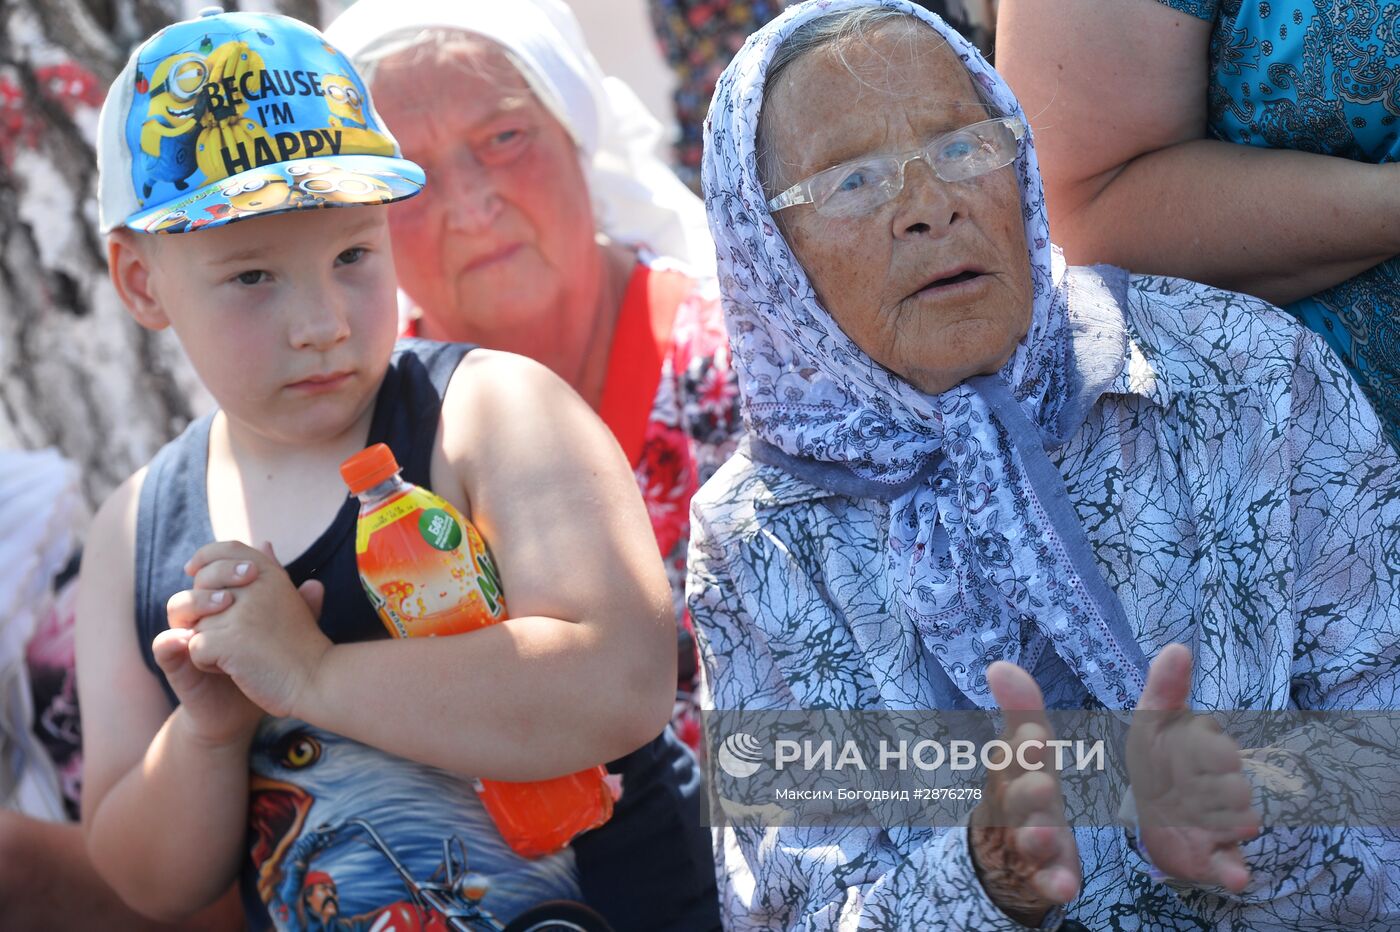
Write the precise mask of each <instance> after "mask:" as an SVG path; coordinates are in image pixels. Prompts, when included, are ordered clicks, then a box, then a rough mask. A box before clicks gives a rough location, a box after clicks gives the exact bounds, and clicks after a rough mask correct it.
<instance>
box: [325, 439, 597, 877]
mask: <svg viewBox="0 0 1400 932" xmlns="http://www.w3.org/2000/svg"><path fill="white" fill-rule="evenodd" d="M340 475H341V477H342V478H344V480H345V484H346V485H348V486H349V487H350V491H351V493H353V494H354V495H356V496H358V497H359V499H360V518H359V522H358V525H357V526H356V529H355V561H356V563H357V564H358V566H359V570H360V582H361V583H362V584H363V585H364V587H365V593H366V594H367V595H368V596H369V599H370V602H371V603H373V605H374V607H375V610H376V611H377V612H378V613H379V617H380V618H381V619H382V620H383V622H384V626H385V627H386V628H388V629H389V633H390V634H392V635H393V636H394V637H401V638H408V637H437V636H439V635H452V634H465V633H467V632H468V631H475V630H476V629H478V628H483V627H485V626H487V625H493V624H496V623H497V622H500V621H504V620H505V619H506V617H507V615H506V604H505V598H504V596H503V595H502V593H501V581H500V576H499V574H498V573H497V571H496V566H495V563H494V562H493V561H492V559H491V554H490V552H489V551H488V550H487V549H486V543H485V542H484V541H483V540H482V539H481V535H480V534H479V533H477V530H476V528H475V527H473V526H472V523H471V522H470V521H467V520H466V519H465V518H463V517H462V515H461V514H460V513H459V512H458V511H457V509H456V508H454V507H452V504H451V503H450V502H447V501H444V500H443V499H441V498H439V497H438V496H436V495H434V494H433V493H432V492H429V491H428V490H427V489H424V488H421V487H419V486H416V485H414V484H413V483H411V482H405V481H404V479H403V478H402V477H401V476H400V475H399V464H398V462H397V461H396V460H395V459H394V454H393V452H392V451H391V450H390V449H389V448H388V447H387V446H386V445H384V444H382V443H377V444H375V445H374V446H372V447H369V448H368V449H366V450H361V451H360V452H359V453H356V454H355V455H354V456H352V457H350V458H349V459H347V460H346V461H345V462H344V463H342V464H341V467H340ZM606 776H607V770H606V769H604V768H603V767H601V766H598V767H590V768H589V769H587V770H581V771H579V772H578V773H574V774H569V775H568V776H563V777H556V778H554V779H552V780H538V781H533V782H522V783H515V782H505V781H499V780H477V781H476V789H477V793H478V795H480V797H481V802H482V805H483V806H484V807H485V808H486V812H487V814H489V815H490V816H491V818H492V820H493V821H494V822H495V823H496V828H497V829H498V830H499V831H500V833H501V836H502V837H503V838H504V839H505V841H506V843H507V844H508V845H510V847H511V849H512V850H514V851H515V852H516V853H517V854H519V855H521V856H522V857H540V856H541V855H545V854H550V853H552V852H555V851H558V850H560V849H561V848H563V847H564V846H565V845H567V844H568V843H569V842H570V841H571V840H572V839H573V838H574V836H576V835H578V834H579V833H580V832H584V831H587V830H588V829H591V828H596V827H597V826H599V825H602V824H603V823H604V822H606V821H607V820H608V818H609V817H610V816H611V815H612V807H613V797H612V793H611V792H610V791H609V789H608V786H607V784H606V783H605V782H604V777H606Z"/></svg>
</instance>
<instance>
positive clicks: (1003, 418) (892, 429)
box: [702, 0, 1142, 707]
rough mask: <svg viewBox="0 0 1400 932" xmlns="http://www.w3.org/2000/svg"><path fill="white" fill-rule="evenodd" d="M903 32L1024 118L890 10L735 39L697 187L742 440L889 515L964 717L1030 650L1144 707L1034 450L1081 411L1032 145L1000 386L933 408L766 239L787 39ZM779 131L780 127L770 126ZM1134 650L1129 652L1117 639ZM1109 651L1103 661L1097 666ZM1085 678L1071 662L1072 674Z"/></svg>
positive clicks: (895, 573) (892, 543)
mask: <svg viewBox="0 0 1400 932" xmlns="http://www.w3.org/2000/svg"><path fill="white" fill-rule="evenodd" d="M874 6H879V7H886V8H889V9H893V10H898V11H900V12H903V13H906V14H908V15H909V16H913V17H917V18H918V19H920V20H922V21H923V22H925V23H927V24H928V25H929V26H931V27H932V28H933V29H935V30H936V31H937V32H938V33H939V34H940V35H942V36H943V37H944V38H945V39H946V40H947V42H948V43H949V45H950V46H951V48H952V49H953V51H954V52H956V53H957V55H958V56H959V58H961V60H962V62H963V64H964V65H965V66H966V67H967V70H968V72H969V74H970V75H971V77H972V80H973V81H974V82H975V83H976V85H977V86H978V88H979V90H980V91H981V93H982V94H983V96H984V98H985V99H986V101H987V102H989V103H990V104H991V106H992V107H994V108H995V109H997V110H998V111H999V112H1000V113H1002V114H1005V115H1016V116H1020V117H1021V118H1022V119H1023V120H1024V119H1025V114H1024V113H1023V111H1022V110H1021V106H1020V104H1019V103H1018V102H1017V100H1016V98H1015V96H1014V95H1013V94H1012V92H1011V89H1010V88H1009V87H1008V86H1007V85H1006V83H1005V82H1004V81H1003V80H1002V78H1001V76H1000V75H998V74H997V73H996V72H995V71H994V70H992V68H991V66H990V65H989V64H987V62H986V61H985V60H984V59H983V58H982V56H981V54H980V53H978V51H977V50H976V49H975V48H974V47H973V46H972V45H971V44H969V43H968V42H967V41H966V40H965V39H963V37H962V36H961V35H959V34H958V33H957V32H956V31H954V30H953V29H952V28H950V27H948V26H947V25H946V24H945V23H944V22H943V21H942V20H941V19H939V18H938V17H936V16H934V15H933V14H931V13H929V12H928V11H926V10H924V9H922V8H920V7H917V6H914V5H912V4H909V3H906V2H904V0H809V2H807V3H803V4H800V5H798V6H795V7H791V8H789V9H788V10H787V11H786V12H785V13H784V14H783V15H782V16H780V17H779V18H777V19H776V20H774V21H773V22H771V23H769V24H768V25H767V26H766V27H764V28H763V29H761V30H760V31H758V32H756V33H754V34H753V35H752V36H750V37H749V40H748V42H747V43H746V44H745V46H744V48H743V49H742V50H741V51H740V52H739V54H738V56H736V57H735V59H734V60H733V61H732V62H731V63H730V65H729V68H728V69H727V70H726V71H725V72H724V74H723V76H722V77H721V78H720V81H719V84H718V86H717V87H716V90H715V95H714V98H713V101H712V103H711V106H710V114H709V118H708V120H707V121H706V140H705V155H704V163H703V166H702V178H703V183H704V188H705V192H706V205H705V206H706V210H707V212H708V216H709V222H710V232H711V234H712V235H713V236H714V240H715V244H716V249H717V255H718V266H719V277H720V285H721V290H722V294H723V298H724V310H725V317H726V322H727V324H728V328H729V333H730V340H731V343H732V345H733V349H734V355H735V362H736V367H737V369H738V372H739V380H740V391H741V396H742V403H743V410H744V418H745V422H746V424H747V426H748V428H749V430H750V431H751V432H752V433H753V434H754V436H755V437H756V438H757V440H758V441H759V443H758V444H756V447H762V446H763V445H765V444H766V445H769V447H770V448H777V450H779V451H781V453H782V454H784V455H786V456H787V457H791V458H793V459H794V461H795V462H806V463H812V464H814V465H816V466H817V467H819V468H820V469H821V470H824V471H825V472H826V473H827V474H830V473H831V471H832V470H833V467H834V468H835V469H836V470H837V471H840V472H844V473H846V474H848V475H849V476H850V477H851V478H852V479H853V480H855V481H857V482H859V483H861V484H863V485H864V486H866V487H875V488H878V489H883V490H885V492H886V494H884V495H881V496H880V497H889V498H891V522H890V525H891V526H890V531H889V539H888V546H887V549H886V558H887V561H888V566H887V572H888V574H889V578H890V580H891V583H892V585H893V587H894V590H895V592H896V593H897V594H898V596H899V598H900V599H901V600H902V602H903V603H904V607H905V608H906V609H907V610H908V612H909V615H910V617H911V618H912V619H913V620H914V622H915V624H916V625H917V626H918V629H919V633H920V636H921V637H922V638H923V640H924V643H925V645H926V646H927V648H928V649H929V651H930V652H931V653H932V654H933V655H934V656H935V657H937V658H938V659H939V661H940V662H941V664H942V666H943V667H944V669H945V670H946V671H947V672H948V673H949V675H950V676H951V678H952V679H953V681H954V683H955V684H956V685H957V686H958V687H959V688H960V689H961V690H962V692H963V693H964V694H966V695H967V696H968V698H970V699H972V700H973V701H974V702H976V703H977V704H979V705H983V706H986V705H989V704H990V703H991V696H990V692H989V690H988V688H987V683H986V677H985V668H986V666H987V664H988V663H990V662H991V661H992V660H996V659H1007V660H1012V661H1016V660H1021V659H1023V656H1024V654H1025V652H1026V650H1027V648H1028V647H1029V646H1030V645H1033V644H1043V643H1045V640H1046V639H1048V641H1049V642H1051V643H1063V642H1065V641H1068V640H1071V639H1072V640H1073V641H1075V642H1076V644H1077V648H1070V647H1069V646H1068V645H1065V649H1062V650H1060V651H1059V653H1060V654H1061V655H1062V656H1064V657H1066V658H1067V660H1068V661H1069V662H1070V663H1071V664H1072V666H1073V667H1074V669H1075V672H1076V674H1077V675H1078V676H1079V678H1080V680H1081V681H1082V682H1084V683H1085V684H1086V686H1088V687H1089V688H1090V690H1091V691H1092V692H1093V693H1094V694H1095V695H1096V696H1098V697H1099V699H1100V700H1101V701H1103V702H1105V704H1108V705H1112V706H1118V707H1123V706H1126V705H1127V704H1128V703H1130V702H1131V701H1132V700H1133V699H1135V698H1136V696H1137V695H1138V694H1139V693H1140V691H1141V687H1142V673H1141V656H1140V653H1136V654H1135V653H1134V650H1133V649H1134V648H1135V647H1136V645H1135V644H1131V643H1129V644H1127V645H1126V646H1123V647H1122V649H1119V648H1118V646H1119V645H1124V641H1125V638H1124V637H1123V634H1124V631H1125V629H1126V622H1125V620H1124V618H1123V612H1122V607H1121V605H1119V603H1118V601H1117V598H1116V597H1115V596H1114V595H1113V593H1112V591H1111V590H1109V589H1108V587H1107V585H1106V584H1105V583H1104V581H1103V579H1102V578H1101V576H1100V575H1099V573H1098V570H1097V568H1096V567H1095V565H1094V563H1093V559H1092V555H1091V554H1090V553H1089V552H1088V551H1087V541H1086V539H1085V538H1084V533H1083V528H1082V527H1080V525H1079V523H1078V520H1077V518H1076V517H1075V516H1074V514H1073V511H1072V508H1070V507H1069V504H1068V501H1067V499H1066V496H1065V491H1064V483H1063V480H1062V479H1061V478H1060V476H1059V474H1058V471H1057V470H1055V468H1054V466H1053V465H1052V464H1050V462H1049V460H1048V459H1047V458H1046V457H1045V453H1044V449H1043V445H1048V444H1052V443H1053V442H1054V441H1055V440H1056V439H1058V438H1057V437H1056V425H1057V424H1058V423H1059V422H1060V420H1061V417H1062V415H1063V414H1064V412H1065V410H1066V408H1067V407H1070V406H1072V405H1073V404H1074V403H1075V402H1076V392H1077V391H1078V386H1079V383H1080V380H1079V378H1078V373H1076V371H1075V367H1074V363H1073V348H1072V342H1073V340H1072V335H1071V331H1070V327H1069V325H1068V322H1067V304H1068V302H1067V291H1068V289H1067V288H1066V287H1065V279H1066V276H1065V274H1064V273H1065V268H1064V262H1063V260H1062V258H1061V257H1060V254H1059V252H1058V250H1055V249H1053V248H1052V247H1051V245H1050V235H1049V227H1048V224H1047V222H1046V216H1045V202H1044V197H1043V194H1042V190H1041V183H1040V170H1039V168H1038V166H1037V164H1036V158H1035V150H1034V146H1033V144H1032V141H1031V137H1030V136H1029V134H1028V135H1027V137H1026V139H1025V142H1024V144H1023V147H1022V151H1021V153H1020V154H1019V156H1018V157H1017V158H1016V160H1015V162H1014V163H1013V168H1014V170H1015V172H1016V176H1017V179H1018V181H1019V184H1020V190H1021V207H1022V215H1023V216H1024V218H1025V230H1026V246H1027V252H1028V255H1027V259H1028V261H1029V263H1030V268H1031V282H1032V286H1033V301H1034V305H1033V309H1032V314H1031V323H1030V327H1029V331H1028V333H1027V335H1026V337H1025V338H1024V339H1023V340H1022V341H1021V343H1020V345H1019V346H1018V348H1017V349H1016V351H1015V353H1014V354H1013V355H1012V357H1011V359H1010V360H1009V361H1008V362H1007V363H1006V365H1005V366H1004V367H1003V369H1002V370H1001V372H1000V373H999V374H998V375H996V376H979V377H976V378H973V379H969V380H967V381H966V382H963V383H962V384H960V385H958V386H955V387H954V388H952V389H949V390H948V391H945V392H943V393H941V394H938V395H930V394H927V393H924V392H922V391H920V390H919V389H917V388H915V387H914V386H913V385H911V384H910V383H909V382H907V381H905V380H904V379H902V378H901V377H899V376H898V375H896V374H894V373H893V372H891V371H890V370H888V369H886V368H884V367H883V366H881V365H880V364H879V363H877V362H875V361H874V360H872V359H871V358H870V357H869V356H868V355H867V354H866V353H865V352H864V351H863V350H861V349H860V348H859V347H858V346H857V345H856V344H855V343H854V342H853V341H852V340H851V339H850V338H849V337H847V336H846V334H845V333H844V331H842V330H841V328H840V327H839V326H838V325H837V323H836V322H835V320H833V319H832V317H831V315H830V314H829V313H827V311H826V309H825V308H823V307H822V306H821V303H820V302H819V301H818V299H817V296H816V294H815V292H814V290H813V288H812V284H811V282H810V281H809V279H808V277H807V275H806V273H805V272H804V271H803V269H802V268H801V266H800V265H799V264H798V262H797V260H796V258H795V257H794V256H793V254H792V251H791V249H790V248H789V247H788V245H787V243H786V241H785V240H784V239H783V237H782V235H781V233H780V232H779V231H778V228H777V225H776V223H775V222H774V219H773V217H772V215H771V214H770V213H769V211H768V208H767V203H766V202H767V198H766V196H765V195H764V192H763V187H762V185H761V184H760V181H759V173H758V158H757V149H756V140H757V130H758V121H759V112H760V110H761V108H762V105H763V95H764V86H765V82H766V75H767V71H768V66H769V62H770V61H771V59H772V57H773V54H774V52H775V51H776V50H777V49H778V47H779V46H780V45H781V44H782V43H783V42H784V41H785V40H786V39H787V38H788V37H789V36H790V35H791V34H792V33H793V31H794V30H796V29H797V28H798V27H799V26H801V25H802V24H804V23H806V22H808V21H810V20H812V19H814V18H817V17H820V16H824V15H827V14H831V13H837V12H840V11H843V10H850V9H854V8H859V7H874ZM778 118H779V119H781V116H779V117H778ZM1126 640H1128V641H1131V638H1128V639H1126ZM1105 645H1108V646H1109V648H1110V649H1108V650H1105ZM1085 657H1089V658H1093V659H1090V660H1083V659H1077V658H1085Z"/></svg>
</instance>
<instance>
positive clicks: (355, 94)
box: [321, 74, 365, 129]
mask: <svg viewBox="0 0 1400 932" xmlns="http://www.w3.org/2000/svg"><path fill="white" fill-rule="evenodd" d="M321 87H322V88H323V89H324V90H325V92H326V98H327V100H328V101H329V103H330V109H331V125H332V126H348V127H350V128H351V129H364V128H365V113H364V109H363V107H362V103H361V98H360V92H359V91H358V90H357V89H356V88H355V82H354V81H351V80H350V79H349V78H347V77H346V76H345V75H343V74H328V75H326V76H325V77H324V78H322V79H321Z"/></svg>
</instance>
